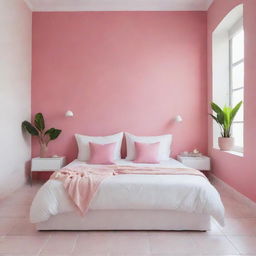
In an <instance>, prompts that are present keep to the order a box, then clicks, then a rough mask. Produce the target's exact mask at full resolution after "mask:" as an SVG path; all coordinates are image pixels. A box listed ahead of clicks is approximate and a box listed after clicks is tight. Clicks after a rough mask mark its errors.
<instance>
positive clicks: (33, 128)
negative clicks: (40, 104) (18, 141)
mask: <svg viewBox="0 0 256 256" xmlns="http://www.w3.org/2000/svg"><path fill="white" fill-rule="evenodd" d="M22 127H23V128H24V129H26V131H27V132H28V133H30V134H31V135H32V136H37V137H38V140H39V144H40V157H41V158H46V157H47V150H48V143H49V142H50V141H51V140H55V139H57V138H58V136H59V135H60V133H61V130H58V129H55V128H50V129H48V130H46V131H45V122H44V117H43V114H42V113H37V114H36V115H35V120H34V125H32V124H31V123H30V122H28V121H23V122H22Z"/></svg>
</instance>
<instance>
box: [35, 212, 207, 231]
mask: <svg viewBox="0 0 256 256" xmlns="http://www.w3.org/2000/svg"><path fill="white" fill-rule="evenodd" d="M210 220H211V217H210V216H209V215H202V214H194V213H185V212H178V211H170V210H93V211H89V212H88V213H87V214H86V216H85V217H81V216H78V214H77V213H75V212H70V213H64V214H58V215H56V216H52V217H50V218H49V219H48V220H47V221H45V222H40V223H37V224H36V228H37V230H198V231H207V230H210V227H211V224H210Z"/></svg>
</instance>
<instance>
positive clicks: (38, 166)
mask: <svg viewBox="0 0 256 256" xmlns="http://www.w3.org/2000/svg"><path fill="white" fill-rule="evenodd" d="M65 165H66V157H64V156H62V157H51V158H40V157H35V158H32V161H31V172H30V181H31V184H32V174H33V172H53V171H57V170H60V169H61V168H62V167H64V166H65Z"/></svg>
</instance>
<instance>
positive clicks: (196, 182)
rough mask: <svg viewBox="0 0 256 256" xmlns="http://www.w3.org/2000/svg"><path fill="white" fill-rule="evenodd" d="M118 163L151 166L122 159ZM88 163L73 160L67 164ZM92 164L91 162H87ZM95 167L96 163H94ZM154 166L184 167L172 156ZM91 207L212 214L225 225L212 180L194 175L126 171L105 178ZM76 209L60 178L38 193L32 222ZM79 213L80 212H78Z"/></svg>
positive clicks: (96, 208) (46, 184) (33, 206)
mask: <svg viewBox="0 0 256 256" xmlns="http://www.w3.org/2000/svg"><path fill="white" fill-rule="evenodd" d="M115 163H116V164H119V165H133V166H134V165H135V166H138V165H139V166H152V164H150V165H147V164H134V163H133V162H131V161H127V160H119V161H116V162H115ZM76 165H87V164H86V163H85V162H80V161H78V160H74V161H73V162H72V163H70V164H69V165H68V167H72V166H76ZM88 166H89V165H88ZM93 166H95V165H93ZM153 166H161V167H170V168H182V167H183V168H184V165H183V164H181V163H180V162H178V161H176V160H174V159H169V160H167V161H162V162H161V163H160V164H157V165H153ZM90 209H92V210H113V209H124V210H140V209H141V210H146V209H148V210H176V211H184V212H188V213H199V214H206V215H211V216H213V217H214V218H215V219H216V220H217V221H218V222H219V223H220V224H221V225H223V224H224V207H223V204H222V202H221V199H220V196H219V193H218V192H217V190H216V189H215V188H214V187H213V186H212V185H211V184H210V182H209V181H208V180H207V179H205V178H203V177H200V176H192V175H138V174H125V175H116V176H111V177H109V178H107V179H105V180H104V181H103V182H102V184H101V185H100V188H99V190H98V192H97V193H96V195H95V197H94V198H93V200H92V202H91V204H90ZM72 211H77V210H76V209H75V207H74V205H73V203H72V201H71V200H70V199H69V197H68V195H67V193H66V191H65V190H64V187H63V185H62V183H61V182H60V181H57V180H49V181H47V182H46V183H45V184H44V185H43V186H42V187H41V188H40V190H39V191H38V193H37V194H36V196H35V198H34V200H33V202H32V206H31V209H30V220H31V222H32V223H38V222H43V221H46V220H48V219H49V218H50V216H52V215H56V214H60V213H66V212H72ZM77 214H79V213H77Z"/></svg>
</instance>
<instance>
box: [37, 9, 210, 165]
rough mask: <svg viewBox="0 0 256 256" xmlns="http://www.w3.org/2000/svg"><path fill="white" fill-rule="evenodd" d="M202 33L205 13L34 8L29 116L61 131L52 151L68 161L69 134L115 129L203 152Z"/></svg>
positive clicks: (72, 141) (71, 150)
mask: <svg viewBox="0 0 256 256" xmlns="http://www.w3.org/2000/svg"><path fill="white" fill-rule="evenodd" d="M206 30H207V28H206V13H205V12H74V13H72V12H63V13H54V12H51V13H47V12H44V13H38V12H36V13H33V71H32V113H33V114H35V113H36V112H39V111H41V112H43V113H44V114H45V116H46V117H47V123H49V125H51V126H55V127H56V128H61V129H63V133H62V134H61V137H60V138H59V139H57V140H56V141H54V142H52V144H51V145H50V150H51V153H52V154H53V153H55V154H59V155H66V156H68V160H72V159H74V158H75V157H76V154H77V149H76V144H75V139H74V133H81V134H89V135H108V134H112V133H116V132H119V131H128V132H131V133H134V134H137V135H158V134H164V133H172V134H173V135H174V142H173V151H174V154H176V153H178V152H180V151H182V150H191V149H193V148H194V147H197V148H199V149H200V150H202V151H203V152H205V151H206V150H207V107H206V106H207V105H206V104H207V98H206V94H207V86H206V73H207V72H206V32H207V31H206ZM68 109H71V110H72V111H73V112H74V114H75V117H74V118H73V119H72V118H71V119H69V118H65V117H64V112H65V111H66V110H68ZM177 114H180V115H181V116H182V117H183V120H184V122H183V123H181V124H173V123H172V122H171V119H172V118H174V117H175V116H176V115H177ZM32 154H33V156H36V155H38V145H37V143H35V141H34V143H33V153H32Z"/></svg>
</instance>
